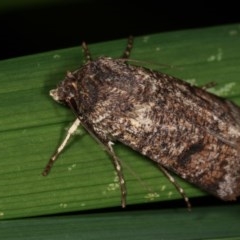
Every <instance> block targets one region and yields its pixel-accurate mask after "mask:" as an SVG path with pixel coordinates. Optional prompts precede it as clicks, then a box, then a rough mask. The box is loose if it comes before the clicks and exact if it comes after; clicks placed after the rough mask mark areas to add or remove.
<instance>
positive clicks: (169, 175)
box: [158, 164, 192, 211]
mask: <svg viewBox="0 0 240 240" xmlns="http://www.w3.org/2000/svg"><path fill="white" fill-rule="evenodd" d="M158 167H159V169H160V170H161V171H162V173H163V174H164V175H165V176H166V177H167V179H168V180H169V181H170V182H171V183H172V184H173V186H174V187H175V188H176V189H177V191H178V192H179V193H180V194H181V196H182V197H183V199H184V201H185V202H186V204H187V208H188V211H191V208H192V206H191V203H190V201H189V199H188V197H187V195H186V193H185V192H184V190H183V188H182V187H181V186H180V185H179V184H178V183H177V182H176V181H175V179H174V177H173V176H172V175H171V174H170V173H169V172H168V171H167V170H166V169H165V168H164V167H162V166H161V165H160V164H158Z"/></svg>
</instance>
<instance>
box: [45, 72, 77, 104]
mask: <svg viewBox="0 0 240 240" xmlns="http://www.w3.org/2000/svg"><path fill="white" fill-rule="evenodd" d="M49 95H50V96H51V97H52V98H53V99H54V100H55V101H56V102H59V103H62V104H64V105H69V104H71V103H72V102H75V100H76V98H77V96H78V91H77V83H76V79H75V77H74V75H73V74H72V73H71V72H68V73H67V76H66V78H65V79H64V80H63V81H62V82H61V83H60V84H59V85H58V87H57V88H56V89H52V90H50V92H49Z"/></svg>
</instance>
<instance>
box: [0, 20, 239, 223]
mask: <svg viewBox="0 0 240 240" xmlns="http://www.w3.org/2000/svg"><path fill="white" fill-rule="evenodd" d="M239 36H240V28H239V25H229V26H221V27H212V28H206V29H198V30H185V31H177V32H170V33H162V34H155V35H149V36H142V37H137V38H136V39H135V43H134V49H133V53H132V59H134V60H137V61H139V62H140V63H142V64H144V65H145V64H146V63H147V64H146V65H147V66H148V67H149V68H154V69H156V70H158V71H163V72H166V73H169V74H172V75H174V76H177V77H179V78H182V79H185V80H187V81H191V82H194V83H196V84H198V85H202V84H204V83H209V82H212V81H214V82H216V83H217V85H216V87H215V88H214V89H213V90H214V92H215V93H217V94H220V95H222V96H224V97H228V98H229V99H231V100H233V101H235V102H236V103H238V104H240V94H239V92H240V91H239V90H240V80H239V76H240V68H239V66H240V37H239ZM125 45H126V39H124V40H116V41H111V42H104V43H98V44H94V45H90V46H89V48H90V50H91V52H92V54H93V56H95V57H97V56H100V55H106V56H111V57H117V56H120V55H121V53H122V51H123V49H124V48H125ZM82 61H83V56H82V53H81V48H80V46H77V47H75V48H69V49H62V50H57V51H52V52H46V53H42V54H37V55H32V56H25V57H21V58H16V59H10V60H5V61H1V62H0V84H1V85H0V86H1V89H0V116H1V118H0V131H1V134H0V142H1V145H0V153H1V160H0V189H1V191H0V217H1V218H2V219H10V218H20V217H27V216H38V215H45V214H54V213H64V212H74V211H80V210H88V209H100V208H106V207H113V206H120V202H121V201H120V191H119V188H118V184H117V179H116V175H115V172H114V169H113V166H112V164H111V160H110V158H109V156H108V155H107V154H106V152H104V151H103V149H102V148H101V146H99V145H98V144H97V143H96V142H95V141H94V140H93V139H92V138H91V137H90V136H89V135H88V134H87V133H86V132H85V131H83V130H81V132H80V133H79V134H78V135H76V136H75V137H74V138H73V139H72V141H71V143H70V144H69V145H68V147H67V148H66V149H65V151H64V153H63V154H62V155H61V156H60V158H59V160H58V161H57V162H56V164H55V165H54V167H53V169H52V171H51V174H50V175H49V176H47V177H43V176H42V175H41V172H42V170H43V168H44V166H45V165H46V163H47V161H48V159H49V157H50V156H51V154H52V153H53V152H54V150H55V149H56V147H57V145H58V144H59V143H60V141H61V140H62V139H63V137H64V135H65V133H66V128H67V127H69V126H70V124H71V123H72V122H73V120H74V115H73V114H72V113H71V111H70V110H69V109H66V108H64V107H63V106H61V105H58V104H57V103H56V102H54V101H53V100H52V99H51V98H50V97H49V90H50V89H52V88H54V87H55V86H56V85H57V84H58V83H59V81H60V80H62V79H63V78H64V75H65V73H66V71H67V70H75V69H77V68H79V66H80V65H81V64H82ZM163 64H165V65H167V66H164V67H163ZM171 66H173V67H171ZM115 148H116V151H117V153H118V155H119V156H120V158H121V159H122V161H123V168H124V175H125V178H126V184H127V190H128V196H127V203H128V204H129V205H130V204H136V203H148V202H153V201H166V200H173V199H179V198H181V196H179V193H178V192H177V191H176V190H175V188H174V186H172V184H171V183H169V181H168V180H167V179H166V178H165V177H164V176H163V175H162V174H161V173H160V171H159V170H158V169H157V168H156V166H154V164H153V163H152V162H151V161H150V160H148V159H146V158H144V157H142V156H140V155H139V154H137V153H135V152H134V151H132V150H130V149H129V148H128V147H127V146H123V145H121V144H116V146H115ZM132 172H134V173H132ZM136 175H137V176H138V177H139V178H141V180H139V179H138V178H137V177H136ZM178 181H179V183H180V184H181V186H182V187H183V188H184V190H185V191H186V193H187V195H188V196H189V197H193V196H195V197H196V196H202V195H204V194H205V193H203V192H202V191H201V190H199V189H197V188H195V187H193V186H192V185H190V184H188V183H186V182H185V181H182V180H180V179H179V180H178ZM183 206H184V202H183Z"/></svg>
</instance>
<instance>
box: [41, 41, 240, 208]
mask: <svg viewBox="0 0 240 240" xmlns="http://www.w3.org/2000/svg"><path fill="white" fill-rule="evenodd" d="M132 46H133V38H132V37H129V39H128V44H127V47H126V49H125V51H124V53H123V55H122V57H121V58H119V59H112V58H109V57H99V58H97V59H96V60H92V57H91V54H90V52H89V49H88V47H87V45H86V44H85V43H83V44H82V48H83V52H84V56H85V59H86V63H85V64H84V65H83V66H82V67H81V68H79V69H77V70H76V71H74V72H68V73H67V75H66V77H65V79H64V80H63V81H62V82H61V83H60V84H59V85H58V86H57V88H56V89H53V90H51V91H50V95H51V97H52V98H53V99H54V100H55V101H57V102H59V103H62V104H65V105H66V106H67V107H69V108H70V109H71V110H72V112H73V113H74V115H75V116H76V120H75V121H74V123H73V124H72V126H71V127H70V128H69V130H68V132H67V135H66V137H65V139H64V140H63V142H62V144H60V146H59V147H58V149H57V150H56V152H55V153H54V154H53V156H52V157H51V158H50V160H49V162H48V164H47V166H46V168H45V170H44V171H43V175H47V174H48V173H49V171H50V169H51V167H52V165H53V163H54V162H55V161H56V159H57V157H58V156H59V154H60V153H61V151H62V150H63V149H64V147H65V146H66V144H67V142H68V140H69V139H70V137H71V135H72V134H73V133H74V132H75V131H76V130H77V128H78V127H79V126H80V125H81V126H83V127H84V128H85V129H86V130H87V131H88V132H89V134H91V135H92V136H93V138H95V139H96V140H97V141H98V142H99V143H100V144H101V145H103V146H104V148H105V149H106V151H107V152H108V154H109V155H110V157H111V159H112V162H113V165H114V168H115V170H116V172H117V174H118V178H119V183H120V188H121V204H122V207H125V206H126V185H125V180H124V176H123V173H122V168H121V162H120V160H119V158H118V157H117V156H116V154H115V152H114V148H113V145H114V142H121V143H122V144H124V145H127V146H128V147H130V148H132V149H133V150H135V151H137V152H139V153H141V154H142V155H144V156H147V157H148V158H149V159H150V160H152V161H154V162H155V163H156V164H157V165H158V167H159V168H160V170H161V171H162V172H163V173H164V174H165V175H166V176H167V178H168V179H169V180H170V181H171V182H172V183H173V184H174V186H175V187H176V188H177V189H178V191H179V193H180V194H181V195H182V196H183V198H184V199H185V201H186V203H187V205H188V207H189V208H190V202H189V199H188V198H187V196H186V194H185V192H184V190H183V189H182V188H181V187H180V186H179V185H178V184H177V182H176V181H175V180H174V178H173V176H172V175H171V172H173V173H175V174H177V175H178V176H180V177H181V178H183V179H186V181H188V182H190V183H192V184H194V185H196V186H198V187H199V188H201V189H203V190H205V191H206V192H208V193H210V194H212V195H214V196H216V197H218V198H220V199H222V200H226V201H229V200H236V198H237V197H238V196H239V195H240V158H239V156H240V108H239V107H238V106H237V105H235V104H234V103H232V102H231V101H228V100H225V99H223V98H221V97H218V96H215V95H213V94H211V93H209V92H207V91H206V90H205V89H204V88H200V87H196V86H192V85H190V84H188V83H186V82H184V81H182V80H180V79H178V78H175V77H173V76H170V75H167V74H164V73H161V72H157V71H152V70H150V69H147V68H144V67H139V66H134V65H132V64H129V61H128V58H129V55H130V52H131V49H132Z"/></svg>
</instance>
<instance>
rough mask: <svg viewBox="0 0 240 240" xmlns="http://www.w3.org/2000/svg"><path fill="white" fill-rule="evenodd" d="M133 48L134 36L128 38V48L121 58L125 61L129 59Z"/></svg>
mask: <svg viewBox="0 0 240 240" xmlns="http://www.w3.org/2000/svg"><path fill="white" fill-rule="evenodd" d="M132 47H133V36H129V37H128V42H127V47H126V49H125V50H124V52H123V54H122V56H121V58H124V59H127V58H129V56H130V54H131V50H132Z"/></svg>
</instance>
